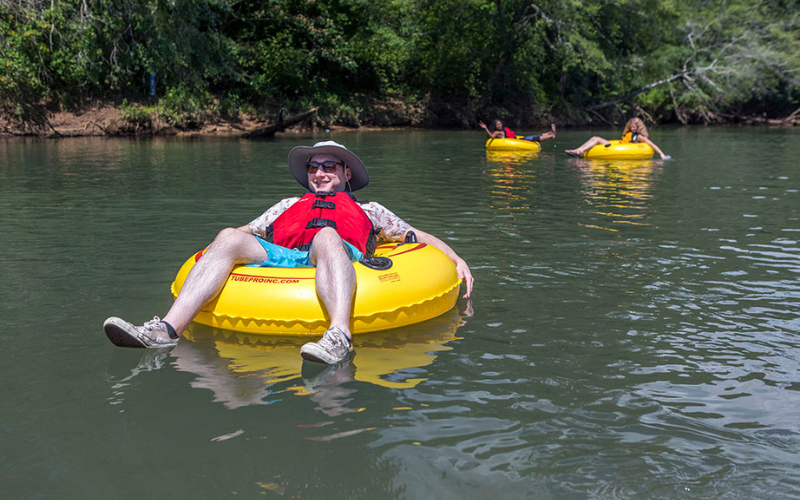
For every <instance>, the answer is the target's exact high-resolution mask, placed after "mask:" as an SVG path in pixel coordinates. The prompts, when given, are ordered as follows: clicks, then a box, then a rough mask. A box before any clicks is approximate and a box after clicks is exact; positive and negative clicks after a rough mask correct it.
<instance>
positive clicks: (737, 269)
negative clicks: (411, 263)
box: [0, 128, 800, 500]
mask: <svg viewBox="0 0 800 500" xmlns="http://www.w3.org/2000/svg"><path fill="white" fill-rule="evenodd" d="M595 133H602V134H603V135H605V136H607V137H611V138H613V136H614V135H616V134H617V132H616V131H570V132H562V133H560V134H559V137H558V138H557V139H556V140H555V141H549V142H545V143H544V149H543V151H542V152H541V153H540V154H538V155H536V156H524V155H502V154H501V155H487V152H486V151H485V150H484V147H483V142H484V140H485V136H484V135H483V133H482V132H481V133H478V132H425V131H402V132H348V133H336V134H332V135H331V134H328V135H321V134H320V135H316V136H310V135H286V136H283V137H280V138H278V139H276V140H273V141H243V140H237V139H192V138H173V139H153V140H119V139H101V138H86V139H66V140H38V139H8V140H2V141H0V214H1V215H0V217H2V219H1V221H2V224H0V242H1V243H0V245H1V246H0V248H1V249H2V252H1V253H0V277H2V283H3V286H2V288H0V325H2V332H0V343H2V344H1V345H2V360H3V362H2V373H3V377H2V380H0V394H2V399H3V403H2V406H0V448H1V449H2V454H1V455H0V456H2V460H1V461H0V485H2V489H3V491H4V495H3V496H5V497H7V498H66V499H72V498H74V499H84V498H120V499H126V498H131V499H133V498H136V499H140V498H170V499H174V498H192V499H198V498H209V499H211V498H214V499H216V498H262V497H266V498H303V499H316V498H319V499H338V498H369V499H374V498H381V499H393V498H397V499H427V498H438V499H440V500H444V499H464V498H470V499H472V498H475V499H479V498H480V499H483V498H486V497H489V496H493V497H495V498H531V499H548V498H554V499H555V498H557V499H562V498H576V499H581V498H637V499H638V498H709V499H711V498H726V499H730V498H742V499H751V498H770V499H772V498H774V499H783V498H798V497H800V455H798V453H797V451H798V448H800V245H799V244H798V240H799V239H800V170H799V169H798V164H797V158H800V133H798V131H795V130H766V129H757V128H747V129H718V128H717V129H701V128H681V129H670V128H656V129H655V130H653V131H651V135H652V138H653V140H655V141H656V143H657V144H659V146H661V148H662V149H663V150H664V151H665V152H666V153H667V154H669V155H671V156H672V157H673V159H672V160H670V161H667V162H661V161H637V162H619V161H617V162H614V161H605V162H597V161H595V162H593V161H586V160H581V159H575V158H570V157H567V156H566V155H564V154H563V150H564V149H567V148H569V147H575V146H577V145H579V144H580V143H581V142H582V141H583V140H584V139H586V138H588V137H589V136H590V135H592V134H595ZM331 138H332V139H335V140H337V141H339V142H342V143H344V144H346V145H347V146H348V147H350V148H351V149H353V150H354V151H355V152H356V153H357V154H359V155H360V156H361V157H362V159H364V161H365V163H366V164H367V166H368V167H369V169H370V172H371V174H372V182H371V184H370V186H369V187H368V188H366V189H364V190H363V191H362V192H360V198H361V199H370V200H376V201H379V202H381V203H383V204H384V205H386V206H387V207H389V208H390V209H392V210H393V211H394V212H396V213H397V214H399V215H401V216H402V217H404V218H405V219H406V220H408V221H409V222H410V223H411V224H413V225H415V226H417V227H419V228H421V229H424V230H426V231H428V232H431V233H433V234H436V235H438V236H440V237H441V238H442V239H444V240H445V241H447V242H448V243H449V244H450V245H451V246H452V247H453V248H454V249H455V250H456V251H457V252H459V254H460V255H461V256H462V257H464V258H465V260H467V262H468V263H469V264H470V265H471V267H472V271H473V274H474V276H475V279H476V281H475V291H474V297H473V299H472V300H471V301H467V300H464V299H463V298H462V299H459V302H458V305H457V307H456V309H454V310H453V311H451V312H450V313H448V314H445V315H444V316H442V317H440V318H437V319H435V320H432V321H430V322H427V323H423V324H419V325H416V326H411V327H406V328H403V329H399V330H394V331H387V332H380V333H375V334H365V335H363V336H359V337H357V338H356V349H357V355H356V357H355V360H354V362H353V364H352V365H349V366H346V367H344V368H341V369H338V370H326V369H323V368H322V367H319V366H310V365H308V364H306V365H303V363H302V362H301V359H300V357H299V355H298V349H299V345H300V343H299V341H295V340H293V339H281V338H269V339H263V338H262V339H260V338H258V337H251V336H245V335H241V334H235V333H232V332H225V331H216V330H213V329H211V328H207V327H202V326H199V325H193V326H192V327H191V329H190V331H189V333H188V334H187V336H186V337H185V338H184V339H182V340H181V341H180V343H179V345H178V346H177V347H176V348H174V349H166V350H146V351H144V350H133V349H119V348H115V347H114V346H112V345H111V344H110V343H109V342H108V340H107V339H106V338H105V335H104V334H103V332H102V328H101V325H102V322H103V320H104V319H105V318H106V317H107V316H111V315H118V316H122V317H124V318H126V319H129V320H131V321H135V322H138V323H141V322H143V321H145V320H148V319H150V318H152V317H153V316H154V315H163V314H164V313H165V312H166V309H167V308H168V307H169V304H170V303H171V296H170V293H169V285H170V283H171V281H172V279H173V278H174V276H175V273H176V272H177V270H178V268H179V267H180V265H181V263H183V261H184V260H185V259H186V258H187V257H188V256H189V255H191V254H192V253H194V252H195V251H197V250H199V249H200V248H202V247H203V246H204V245H205V244H207V243H208V242H209V241H210V240H211V239H212V238H213V237H214V235H215V234H216V233H217V231H218V230H219V229H221V228H223V227H228V226H239V225H242V224H245V223H247V222H249V221H250V220H251V219H253V218H255V217H256V216H257V215H259V214H260V213H261V212H262V211H263V210H264V209H265V208H267V207H268V206H269V205H271V204H272V203H273V202H274V201H276V200H278V199H280V198H283V197H286V196H290V195H295V194H297V193H298V192H299V189H298V186H297V184H296V183H295V181H294V180H293V179H292V178H291V176H290V175H289V173H288V169H287V167H286V164H285V159H286V155H287V153H288V152H289V150H290V149H291V148H292V147H293V146H295V145H299V144H305V145H308V144H311V143H312V142H314V141H316V140H323V139H331Z"/></svg>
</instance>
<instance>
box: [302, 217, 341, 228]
mask: <svg viewBox="0 0 800 500" xmlns="http://www.w3.org/2000/svg"><path fill="white" fill-rule="evenodd" d="M318 227H330V228H333V229H336V221H335V220H331V219H318V218H316V217H315V218H313V219H311V220H310V221H308V224H306V229H316V228H318Z"/></svg>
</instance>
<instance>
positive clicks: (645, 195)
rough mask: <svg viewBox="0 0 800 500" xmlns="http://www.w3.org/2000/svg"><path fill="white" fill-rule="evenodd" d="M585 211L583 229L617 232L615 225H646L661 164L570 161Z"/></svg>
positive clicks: (581, 159) (626, 161) (579, 159)
mask: <svg viewBox="0 0 800 500" xmlns="http://www.w3.org/2000/svg"><path fill="white" fill-rule="evenodd" d="M568 161H569V163H570V164H571V165H573V166H574V167H575V169H576V170H577V172H578V178H579V179H580V182H581V186H582V190H581V194H582V195H583V197H584V200H585V201H586V205H587V206H588V207H589V208H587V209H585V210H584V212H585V213H588V214H590V216H591V217H590V222H585V223H580V225H582V226H584V227H592V228H596V229H603V230H606V231H615V232H616V231H619V228H618V226H617V225H620V224H629V225H648V222H647V208H648V206H647V204H648V201H649V200H651V199H652V197H653V194H652V192H653V188H654V184H655V183H656V182H658V179H659V178H660V176H661V173H662V170H663V166H664V161H662V160H652V161H650V160H646V161H641V160H586V159H583V158H570V159H569V160H568Z"/></svg>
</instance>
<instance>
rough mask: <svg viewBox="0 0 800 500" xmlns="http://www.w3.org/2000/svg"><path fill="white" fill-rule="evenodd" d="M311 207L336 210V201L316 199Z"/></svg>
mask: <svg viewBox="0 0 800 500" xmlns="http://www.w3.org/2000/svg"><path fill="white" fill-rule="evenodd" d="M311 208H327V209H328V210H334V209H335V208H336V203H334V202H332V201H324V200H314V205H313V206H312V207H311Z"/></svg>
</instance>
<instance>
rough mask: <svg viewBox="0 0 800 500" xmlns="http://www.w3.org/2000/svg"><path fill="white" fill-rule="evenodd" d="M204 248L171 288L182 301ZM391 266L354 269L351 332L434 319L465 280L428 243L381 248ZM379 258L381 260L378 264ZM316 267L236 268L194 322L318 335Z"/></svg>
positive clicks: (324, 320)
mask: <svg viewBox="0 0 800 500" xmlns="http://www.w3.org/2000/svg"><path fill="white" fill-rule="evenodd" d="M203 252H204V250H201V251H200V252H197V253H196V254H195V255H193V256H192V257H190V258H189V260H187V261H186V263H185V264H184V265H183V267H181V269H180V271H178V275H177V276H176V278H175V281H174V282H173V283H172V295H173V296H174V297H177V296H178V293H179V292H180V290H181V287H182V286H183V283H184V281H185V280H186V276H187V275H188V274H189V271H191V269H192V267H193V266H194V264H195V262H197V260H198V259H200V257H201V256H202V254H203ZM375 257H383V258H385V260H384V263H386V262H388V263H389V264H390V267H388V268H385V269H373V268H370V267H367V266H366V265H364V264H363V263H361V262H357V263H355V264H353V265H354V266H355V270H356V295H355V301H354V305H353V314H352V322H351V325H350V328H351V331H352V332H353V333H366V332H373V331H378V330H386V329H389V328H396V327H400V326H405V325H411V324H414V323H419V322H421V321H425V320H428V319H431V318H435V317H436V316H439V315H441V314H443V313H445V312H447V311H448V310H450V309H452V307H453V306H454V305H455V303H456V299H457V298H458V291H459V285H460V284H461V280H460V279H459V278H458V274H457V273H456V269H455V265H454V264H453V261H451V260H450V258H449V257H447V256H446V255H445V254H444V253H442V252H441V251H440V250H439V249H437V248H435V247H432V246H430V245H426V244H424V243H405V244H403V243H393V244H388V245H379V246H378V248H377V250H376V251H375ZM378 260H380V259H378ZM314 274H315V269H314V268H279V267H248V266H236V267H234V268H233V270H232V271H231V274H230V275H229V276H228V281H227V282H226V283H225V286H224V287H223V289H222V291H221V292H220V294H219V296H218V297H217V298H216V300H214V301H213V302H211V303H210V304H208V305H207V306H206V307H205V308H203V310H202V311H200V313H199V314H198V315H197V317H195V322H197V323H200V324H202V325H207V326H211V327H215V328H222V329H226V330H233V331H237V332H245V333H255V334H265V335H321V334H322V333H324V332H325V329H326V328H327V326H328V322H329V319H328V317H327V313H326V312H325V310H324V308H323V307H322V303H321V302H320V300H319V298H318V297H317V294H316V291H315V287H314Z"/></svg>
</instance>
